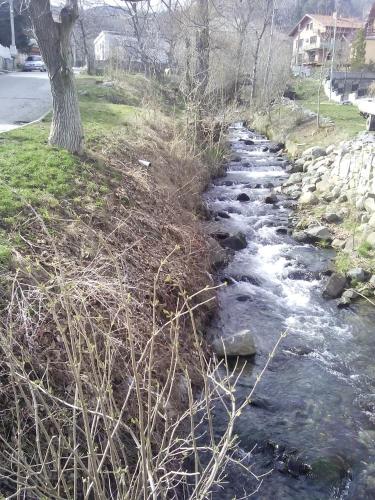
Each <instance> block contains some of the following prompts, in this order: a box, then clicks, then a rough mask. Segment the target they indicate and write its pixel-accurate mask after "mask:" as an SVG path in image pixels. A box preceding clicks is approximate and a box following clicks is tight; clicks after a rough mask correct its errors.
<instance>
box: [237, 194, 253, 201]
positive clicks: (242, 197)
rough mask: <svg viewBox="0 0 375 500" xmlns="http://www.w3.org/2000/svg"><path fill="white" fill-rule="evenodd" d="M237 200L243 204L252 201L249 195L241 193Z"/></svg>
mask: <svg viewBox="0 0 375 500" xmlns="http://www.w3.org/2000/svg"><path fill="white" fill-rule="evenodd" d="M237 200H238V201H242V202H245V201H250V196H249V195H247V194H246V193H241V194H239V195H238V196H237Z"/></svg>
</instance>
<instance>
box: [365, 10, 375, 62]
mask: <svg viewBox="0 0 375 500" xmlns="http://www.w3.org/2000/svg"><path fill="white" fill-rule="evenodd" d="M365 35H366V56H365V62H366V64H370V63H373V62H375V3H374V5H373V6H372V8H371V10H370V14H369V16H368V18H367V22H366V25H365Z"/></svg>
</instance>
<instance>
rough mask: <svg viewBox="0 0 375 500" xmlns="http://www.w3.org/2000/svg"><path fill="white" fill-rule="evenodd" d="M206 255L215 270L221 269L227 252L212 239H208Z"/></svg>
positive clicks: (225, 260)
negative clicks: (207, 254)
mask: <svg viewBox="0 0 375 500" xmlns="http://www.w3.org/2000/svg"><path fill="white" fill-rule="evenodd" d="M208 253H209V260H210V264H211V267H212V268H213V269H215V270H218V269H220V268H221V267H223V266H224V265H225V264H226V262H227V258H228V256H227V252H226V251H225V250H224V249H223V248H222V247H221V246H220V245H219V243H218V242H217V241H216V240H215V239H214V238H210V237H209V238H208Z"/></svg>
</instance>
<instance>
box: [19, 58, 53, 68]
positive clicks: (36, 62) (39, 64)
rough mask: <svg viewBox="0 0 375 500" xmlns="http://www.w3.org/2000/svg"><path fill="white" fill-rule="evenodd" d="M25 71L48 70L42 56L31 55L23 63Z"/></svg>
mask: <svg viewBox="0 0 375 500" xmlns="http://www.w3.org/2000/svg"><path fill="white" fill-rule="evenodd" d="M23 71H47V68H46V65H45V64H44V62H43V59H42V57H41V56H29V57H28V58H27V59H26V61H25V64H24V65H23Z"/></svg>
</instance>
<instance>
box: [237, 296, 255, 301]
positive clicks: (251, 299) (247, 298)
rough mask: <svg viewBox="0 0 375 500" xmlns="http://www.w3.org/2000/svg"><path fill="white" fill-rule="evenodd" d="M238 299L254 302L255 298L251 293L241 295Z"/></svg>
mask: <svg viewBox="0 0 375 500" xmlns="http://www.w3.org/2000/svg"><path fill="white" fill-rule="evenodd" d="M236 300H237V301H238V302H252V301H253V298H252V297H251V296H250V295H239V296H238V297H236Z"/></svg>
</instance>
